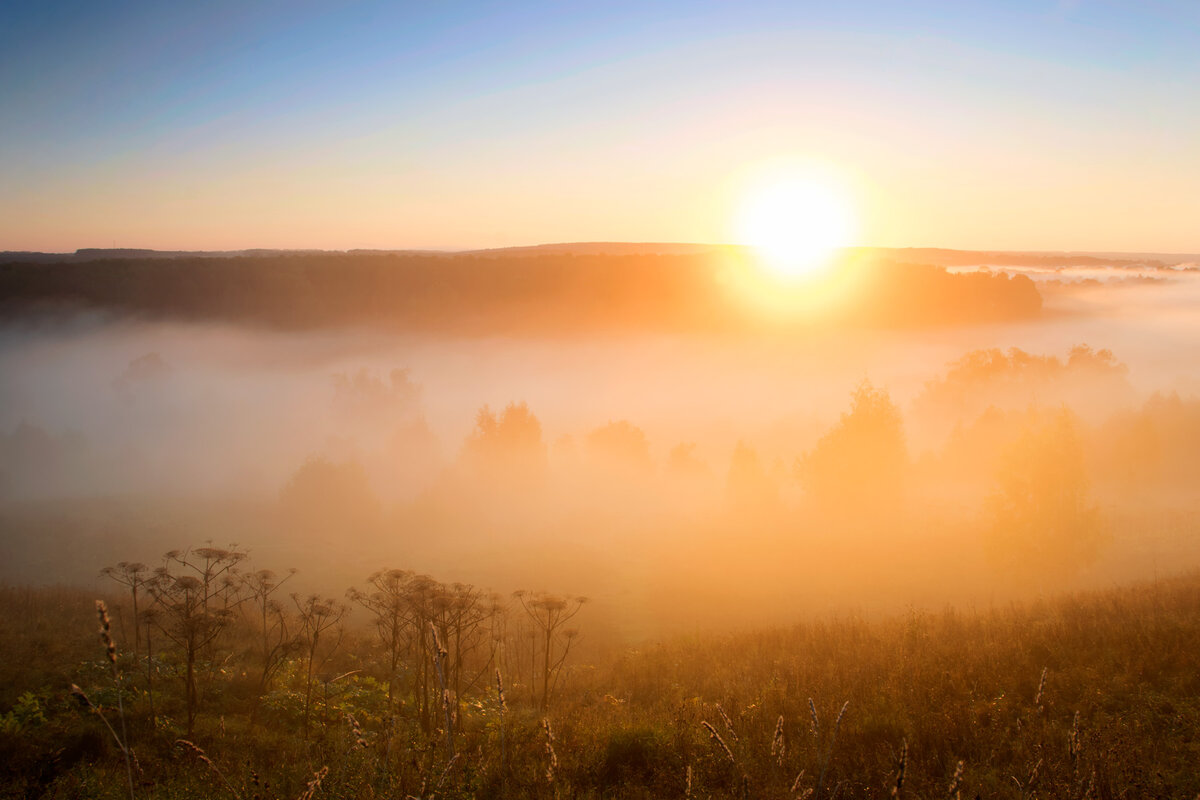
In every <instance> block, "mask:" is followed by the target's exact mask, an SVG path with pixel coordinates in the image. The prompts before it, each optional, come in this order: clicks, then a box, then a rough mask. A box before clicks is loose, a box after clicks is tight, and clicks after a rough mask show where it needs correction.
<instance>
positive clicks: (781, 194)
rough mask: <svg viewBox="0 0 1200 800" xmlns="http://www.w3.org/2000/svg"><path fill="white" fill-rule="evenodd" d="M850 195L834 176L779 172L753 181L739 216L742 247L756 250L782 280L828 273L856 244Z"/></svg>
mask: <svg viewBox="0 0 1200 800" xmlns="http://www.w3.org/2000/svg"><path fill="white" fill-rule="evenodd" d="M855 229H856V220H855V215H854V209H853V206H852V204H851V202H850V195H849V193H848V192H847V191H846V189H845V188H844V186H842V185H841V184H840V182H838V181H837V180H836V178H834V177H833V176H831V175H822V174H819V173H815V172H813V171H805V170H773V171H771V172H769V173H766V174H764V175H763V176H762V177H760V178H759V179H758V180H756V181H754V182H752V183H751V184H750V185H749V186H748V187H747V189H746V191H745V192H744V194H743V198H742V201H741V204H740V208H739V211H738V217H737V236H738V241H739V243H740V244H743V245H747V246H750V247H753V248H755V249H756V250H757V251H758V253H759V255H760V257H761V259H762V262H763V265H764V266H765V267H766V268H767V269H768V270H770V271H771V272H772V273H774V274H775V275H776V276H778V277H781V278H785V279H789V280H795V279H799V278H805V277H811V276H814V275H816V274H818V273H820V272H822V271H824V270H825V269H826V268H827V267H828V266H829V265H830V264H831V263H832V260H833V256H834V254H835V252H836V251H837V250H838V248H841V247H846V246H847V245H849V244H851V243H852V240H853V238H854V235H855Z"/></svg>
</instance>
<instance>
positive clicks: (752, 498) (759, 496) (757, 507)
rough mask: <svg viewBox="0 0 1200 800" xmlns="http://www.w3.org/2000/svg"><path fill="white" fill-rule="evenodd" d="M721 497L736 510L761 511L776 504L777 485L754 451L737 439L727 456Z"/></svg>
mask: <svg viewBox="0 0 1200 800" xmlns="http://www.w3.org/2000/svg"><path fill="white" fill-rule="evenodd" d="M725 497H726V500H728V502H729V504H730V505H731V506H732V507H733V508H735V509H737V510H739V511H764V510H769V509H773V508H775V507H776V506H778V505H779V485H778V484H777V483H776V482H775V481H774V480H773V479H772V478H771V477H770V476H769V475H768V474H767V471H766V470H765V469H763V466H762V462H761V461H760V460H759V457H758V452H757V451H755V449H754V448H753V447H751V446H750V445H748V444H746V443H745V442H738V443H737V446H736V447H735V448H734V449H733V457H732V458H731V459H730V460H729V475H728V476H727V478H726V480H725Z"/></svg>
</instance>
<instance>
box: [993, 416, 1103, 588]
mask: <svg viewBox="0 0 1200 800" xmlns="http://www.w3.org/2000/svg"><path fill="white" fill-rule="evenodd" d="M987 508H988V512H989V516H990V525H989V529H988V547H989V551H990V553H991V554H992V556H993V558H994V559H995V560H996V561H997V562H999V563H1001V564H1003V565H1005V566H1008V567H1011V568H1015V569H1017V570H1018V571H1020V572H1023V573H1025V574H1028V575H1031V576H1045V575H1052V574H1055V573H1062V572H1071V571H1074V570H1076V569H1078V568H1079V567H1081V566H1083V565H1085V564H1088V563H1090V562H1091V561H1093V560H1094V559H1095V558H1096V556H1097V554H1098V552H1099V548H1100V545H1101V543H1102V542H1103V538H1104V535H1103V530H1102V527H1101V523H1100V517H1099V511H1098V510H1097V509H1096V507H1095V506H1093V505H1092V504H1091V503H1090V502H1089V500H1088V481H1087V476H1086V474H1085V472H1084V465H1083V449H1082V446H1081V442H1080V438H1079V433H1078V425H1077V423H1076V421H1075V418H1074V416H1073V415H1072V414H1071V413H1070V412H1069V411H1067V410H1066V409H1063V410H1062V411H1060V412H1058V413H1056V414H1054V415H1053V417H1051V418H1050V419H1048V420H1044V421H1036V420H1035V421H1034V422H1032V423H1030V425H1028V426H1027V427H1026V429H1025V430H1024V431H1023V432H1022V434H1021V435H1020V437H1018V438H1017V440H1016V441H1014V442H1013V443H1012V444H1011V446H1010V447H1009V448H1008V450H1007V451H1006V452H1005V454H1004V456H1003V457H1002V463H1001V467H1000V470H999V472H998V473H997V476H996V490H995V492H994V493H993V494H992V496H991V497H990V498H989V499H988V504H987Z"/></svg>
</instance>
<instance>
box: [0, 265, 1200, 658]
mask: <svg viewBox="0 0 1200 800" xmlns="http://www.w3.org/2000/svg"><path fill="white" fill-rule="evenodd" d="M1087 269H1089V270H1091V271H1090V272H1088V273H1087V275H1085V276H1072V275H1064V274H1063V272H1062V271H1061V270H1060V271H1058V272H1055V273H1049V272H1047V273H1046V274H1045V275H1041V276H1038V277H1036V278H1035V280H1036V281H1037V282H1038V284H1039V286H1040V289H1041V292H1042V297H1043V300H1044V313H1043V314H1041V315H1040V316H1039V317H1037V318H1036V319H1030V320H1020V321H1010V322H992V323H987V324H979V325H956V326H939V327H936V328H927V329H921V328H913V327H904V328H899V329H896V328H893V329H889V330H884V329H879V328H875V329H871V328H867V327H846V326H827V327H824V326H813V327H810V328H807V329H804V330H802V331H788V332H780V331H774V332H772V331H758V332H753V331H740V332H721V331H708V332H703V331H691V332H687V331H667V332H662V331H659V332H655V331H646V330H628V331H620V330H617V331H598V332H592V333H588V334H586V335H580V334H578V333H576V334H575V335H572V336H571V337H569V338H561V337H554V336H551V335H547V334H539V335H530V334H521V335H518V334H510V335H507V336H503V337H499V336H492V337H488V336H479V335H456V334H452V333H442V334H432V333H421V332H412V331H407V332H404V331H396V330H388V329H385V328H378V327H374V328H369V327H348V326H332V327H323V328H319V329H305V330H287V329H272V328H264V327H253V326H247V325H242V324H239V323H236V322H214V321H188V322H181V321H175V320H170V319H159V320H154V321H148V320H145V319H141V320H139V319H136V318H129V317H119V318H117V317H111V316H107V315H105V314H104V313H102V312H89V313H86V314H84V313H80V314H78V315H76V316H71V317H66V318H64V317H58V318H56V319H55V320H54V322H52V323H47V322H45V321H43V322H41V323H38V322H30V321H28V320H22V319H15V318H14V319H11V320H10V321H9V323H8V324H7V325H6V327H5V328H4V329H3V330H2V332H0V375H3V384H2V386H0V503H2V505H0V553H2V555H3V558H2V559H0V564H2V566H0V579H2V580H5V581H8V582H22V583H54V582H72V583H89V582H91V581H93V580H96V578H97V574H98V572H99V570H100V569H101V568H102V567H104V566H106V565H109V564H112V563H115V562H117V561H119V560H140V561H144V562H146V563H150V564H153V563H156V561H157V560H158V559H159V557H160V556H161V554H162V553H163V552H165V551H166V550H169V549H180V548H185V547H188V546H196V545H200V544H202V543H204V542H205V541H209V540H211V541H212V542H214V543H216V544H218V545H221V544H228V543H231V542H237V543H239V544H240V545H242V546H243V547H247V548H249V549H250V550H251V554H252V557H253V559H254V561H255V563H256V565H258V566H266V567H270V568H272V569H275V570H284V569H287V568H289V567H296V568H298V569H299V570H300V573H299V575H298V576H297V578H296V581H297V584H298V585H301V586H307V587H310V588H311V589H314V590H320V591H324V592H327V593H335V594H340V593H342V592H344V591H345V589H346V588H347V587H349V586H351V585H355V584H360V583H361V582H362V580H363V579H364V578H365V577H366V576H367V575H368V574H369V573H371V572H373V571H375V570H377V569H380V568H383V567H400V568H404V569H409V570H414V571H417V572H428V573H430V574H432V575H434V576H435V577H437V578H438V579H440V580H445V581H464V582H470V583H474V584H477V585H480V586H487V587H491V588H494V589H497V590H501V591H510V590H513V589H517V588H529V589H547V590H551V591H561V592H568V593H571V594H583V595H588V596H589V597H591V598H592V600H593V602H592V603H590V604H589V605H588V608H587V615H589V619H588V621H587V623H586V625H587V626H590V627H591V629H592V630H594V631H597V632H598V631H608V632H610V633H612V634H613V635H620V636H624V637H640V636H646V635H653V634H656V633H659V632H662V631H664V630H669V629H684V630H690V629H696V628H711V627H730V626H739V625H745V624H749V623H752V622H753V623H759V622H766V621H784V620H790V619H795V618H796V617H798V616H800V615H803V614H807V613H813V612H827V611H830V610H833V611H839V612H849V611H853V612H862V613H877V612H885V611H888V610H893V609H896V608H903V607H907V606H912V605H916V606H939V605H941V604H944V603H948V602H955V603H974V604H990V603H998V602H1005V601H1007V600H1009V599H1010V598H1013V597H1017V596H1021V595H1028V594H1046V593H1052V592H1056V591H1058V590H1064V589H1070V588H1078V587H1081V586H1095V585H1104V584H1107V583H1110V582H1112V581H1114V580H1124V579H1128V578H1134V577H1147V576H1152V575H1155V574H1158V573H1166V572H1174V571H1178V570H1181V569H1186V568H1190V567H1194V566H1196V565H1200V538H1198V534H1200V531H1198V530H1197V526H1196V519H1197V517H1196V511H1197V510H1198V509H1197V508H1196V506H1197V500H1196V498H1195V496H1194V491H1193V490H1192V487H1194V485H1195V482H1196V480H1197V478H1200V399H1197V398H1196V393H1197V390H1198V388H1200V371H1198V370H1200V344H1197V343H1198V342H1200V337H1198V336H1197V335H1196V334H1197V331H1196V330H1195V322H1194V315H1193V314H1191V313H1190V312H1186V313H1185V312H1184V311H1183V310H1182V309H1186V308H1189V307H1190V308H1194V302H1193V301H1194V299H1195V294H1196V293H1197V291H1200V280H1198V279H1197V276H1196V275H1195V274H1194V273H1191V272H1187V271H1176V272H1174V273H1172V274H1171V275H1170V276H1169V279H1165V280H1141V281H1131V280H1130V279H1129V277H1130V276H1129V272H1128V270H1121V269H1117V268H1115V267H1113V268H1109V269H1108V270H1107V271H1105V270H1104V269H1100V268H1097V267H1095V266H1089V267H1088V268H1087ZM1161 271H1162V270H1159V272H1161ZM1076 278H1078V280H1076ZM1183 298H1186V300H1187V302H1183ZM1189 304H1190V306H1189Z"/></svg>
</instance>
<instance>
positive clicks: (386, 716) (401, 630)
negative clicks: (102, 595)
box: [0, 551, 1200, 799]
mask: <svg viewBox="0 0 1200 800" xmlns="http://www.w3.org/2000/svg"><path fill="white" fill-rule="evenodd" d="M196 552H200V551H196ZM219 552H225V553H228V552H229V551H219ZM212 555H213V554H212V552H210V556H212ZM177 557H178V558H179V559H180V560H179V561H178V562H177V563H176V567H177V568H178V569H180V570H182V569H184V568H183V567H182V566H181V565H182V563H183V562H184V561H187V560H188V559H191V561H192V562H195V561H196V558H195V555H194V554H191V553H189V554H177ZM213 557H214V558H219V555H217V556H213ZM208 563H217V564H220V563H221V562H220V561H219V560H218V561H214V560H213V558H210V559H209V561H208ZM133 566H137V565H133ZM236 569H237V566H234V567H233V568H232V569H231V570H230V571H229V573H227V574H233V572H234V570H236ZM213 571H214V570H209V572H213ZM243 573H244V574H245V575H253V573H252V572H250V571H249V570H243ZM796 573H797V580H804V568H803V565H797V568H796ZM173 574H175V573H171V571H170V570H166V571H164V572H162V573H159V576H158V580H160V581H162V580H164V578H163V577H162V576H163V575H168V576H170V575H173ZM260 577H263V578H265V576H264V575H261V574H260ZM377 577H378V580H377V582H376V583H375V584H372V585H368V588H367V591H364V592H363V593H361V594H360V595H358V596H357V597H356V598H350V599H351V600H353V599H358V600H360V601H369V600H370V599H371V594H370V590H371V589H372V587H374V588H375V589H376V590H377V591H376V592H375V593H374V599H375V600H381V599H384V597H385V595H387V591H385V590H387V589H389V588H390V589H391V590H393V593H392V595H390V596H393V597H402V598H403V602H401V603H399V604H396V605H394V606H393V607H392V608H391V611H388V612H386V613H385V617H386V614H387V613H392V612H394V613H395V617H394V619H395V621H396V622H397V624H398V627H395V628H392V629H388V628H387V627H386V626H383V625H379V626H376V625H373V624H370V621H372V620H373V621H380V620H381V619H383V618H381V617H379V616H377V615H375V614H372V613H371V612H370V610H369V608H368V607H367V606H366V605H363V604H362V603H361V602H360V603H359V607H358V610H357V612H356V613H355V614H354V615H352V616H349V617H346V618H344V620H343V621H338V620H337V619H336V617H338V615H340V614H341V613H342V611H343V607H342V606H341V604H340V603H338V602H335V601H333V600H326V599H322V598H315V599H314V598H299V597H297V598H295V600H293V601H288V600H283V602H280V603H278V604H277V605H272V602H273V601H268V602H267V604H266V606H265V608H266V609H267V614H266V615H265V616H264V615H261V614H257V615H256V614H255V613H249V612H250V611H251V609H252V608H253V607H254V606H255V599H254V597H253V596H252V595H251V594H248V592H249V589H248V588H246V587H250V586H251V585H252V584H253V581H252V580H247V581H245V582H244V583H242V588H240V589H239V590H238V591H237V593H236V595H237V596H236V597H235V594H229V595H228V596H227V597H222V599H221V600H220V602H221V603H222V604H225V603H226V602H227V603H228V606H227V607H228V609H229V613H228V614H226V613H225V612H223V611H222V612H221V613H218V612H217V610H216V608H217V604H218V599H217V594H216V593H215V592H214V594H213V595H212V597H211V598H210V599H211V602H212V609H211V610H210V612H208V613H207V615H206V614H194V615H193V616H192V617H191V621H190V623H188V624H191V625H192V628H191V630H192V631H193V632H195V631H200V632H202V634H203V637H202V638H206V639H207V643H203V642H201V643H200V644H199V646H198V647H197V649H196V651H195V654H194V655H195V658H194V664H193V667H194V670H195V690H196V695H195V705H194V709H193V712H194V720H193V721H192V722H191V724H190V727H191V730H190V731H189V719H188V717H189V713H188V706H189V703H188V682H187V679H186V666H187V661H188V660H187V657H186V647H181V646H179V645H177V644H174V643H172V642H171V640H170V639H169V638H166V637H164V636H163V635H162V634H161V633H159V632H158V631H157V630H154V629H150V628H147V630H149V631H151V634H152V635H153V636H157V639H158V641H157V642H156V641H154V639H151V640H150V641H149V642H147V640H146V636H145V635H144V634H143V636H142V637H141V651H142V652H141V653H140V654H137V655H135V654H134V652H133V642H132V641H131V639H132V638H133V637H132V635H131V633H130V631H129V630H128V629H129V628H131V627H132V625H131V620H132V617H131V611H130V606H129V602H130V596H129V595H128V594H126V595H114V596H111V597H109V598H107V608H108V609H109V611H108V613H109V615H110V619H111V623H110V624H111V633H110V634H109V635H111V637H112V642H113V645H114V647H115V653H114V655H113V659H114V662H111V663H110V660H109V658H108V654H107V652H106V647H105V644H104V643H103V641H102V639H103V638H104V634H102V635H101V636H100V637H98V636H97V632H98V631H99V630H100V625H101V622H100V617H99V616H98V615H97V612H96V608H95V605H94V598H92V597H91V596H89V595H88V594H86V593H84V592H82V591H79V590H75V589H65V588H59V589H55V588H44V589H30V588H14V587H7V588H4V589H3V590H2V591H0V603H2V605H0V613H3V617H4V619H5V620H6V624H5V628H6V637H5V638H6V644H5V647H4V656H3V659H2V661H0V687H2V688H0V691H2V696H0V708H3V709H5V710H6V711H5V713H4V715H3V717H0V764H3V767H2V768H0V769H2V773H0V775H2V777H0V780H2V788H0V796H3V797H6V798H8V797H13V798H16V797H43V796H44V797H55V798H69V797H125V796H129V795H130V794H132V795H133V796H135V797H163V798H193V797H194V798H201V797H239V798H247V799H248V798H294V797H302V798H314V797H329V798H374V797H402V798H403V797H435V796H436V797H442V798H456V797H480V798H490V797H547V798H549V797H563V798H565V797H695V798H705V797H714V798H716V797H755V798H768V797H770V798H775V797H778V798H783V797H789V798H790V797H812V798H816V797H888V796H893V797H895V796H900V797H913V798H917V797H926V798H935V797H950V798H957V797H974V796H981V797H1012V798H1018V797H1020V798H1026V797H1035V796H1039V797H1071V798H1085V797H1094V798H1118V797H1128V798H1135V797H1192V796H1195V794H1196V793H1197V792H1198V791H1200V775H1198V774H1197V772H1196V769H1195V765H1196V763H1197V757H1198V756H1200V742H1198V741H1197V739H1196V734H1197V731H1200V702H1198V699H1197V698H1200V672H1198V671H1197V670H1196V655H1195V654H1196V653H1197V652H1200V613H1197V611H1198V609H1200V576H1196V575H1190V576H1186V577H1181V578H1177V579H1172V580H1164V581H1156V582H1153V583H1142V584H1138V585H1135V586H1130V587H1127V588H1113V589H1110V590H1106V591H1099V592H1094V593H1087V594H1077V595H1072V596H1066V597H1062V598H1059V599H1055V600H1048V601H1040V602H1033V603H1029V604H1023V605H1011V606H1005V607H996V608H987V609H974V610H970V611H962V610H946V611H944V612H942V613H923V612H917V611H911V612H909V613H906V614H898V615H895V616H893V617H890V618H887V619H883V620H877V621H864V620H862V619H858V618H856V617H854V616H846V615H843V616H837V617H829V618H826V619H822V620H817V621H810V622H806V623H803V624H798V625H795V626H793V627H781V628H774V629H766V630H755V631H747V632H741V633H733V634H724V635H721V634H715V633H713V634H703V635H700V634H698V635H695V636H691V637H674V638H670V639H666V640H663V641H657V642H647V643H645V644H644V645H643V646H641V647H638V648H636V649H627V648H621V647H608V648H598V647H593V648H591V649H588V648H583V647H580V648H577V649H573V650H570V651H567V652H565V653H564V648H565V647H566V646H567V645H568V644H569V643H570V642H571V641H573V640H575V639H578V640H579V641H581V642H586V638H587V631H586V630H584V631H582V632H581V633H580V634H579V635H578V636H576V635H575V632H574V631H570V632H568V635H567V636H566V637H563V636H561V635H560V634H561V633H563V632H564V631H566V628H565V627H563V626H562V625H554V624H552V625H551V626H550V628H551V632H550V633H549V634H547V633H546V630H547V629H546V628H545V627H539V620H540V621H548V620H549V621H552V620H554V619H555V617H554V615H555V614H556V613H557V614H558V615H559V617H560V618H562V619H563V620H564V622H565V618H566V617H567V616H568V615H569V614H570V613H571V612H572V610H573V609H574V608H575V607H576V606H575V601H574V599H571V598H555V597H551V596H546V595H524V596H521V597H517V598H505V599H499V598H494V597H486V596H484V595H482V594H480V593H475V592H474V590H472V589H471V587H463V586H461V585H452V586H444V585H441V584H437V583H436V582H433V581H430V580H428V579H423V578H421V577H420V576H412V575H410V574H409V573H392V574H388V573H384V574H382V575H380V576H377ZM148 580H149V581H153V580H154V578H152V577H151V578H148ZM183 580H184V583H185V584H186V583H187V580H186V578H184V579H183ZM279 580H280V579H276V578H268V579H266V585H270V584H273V583H275V582H277V581H279ZM389 580H390V581H391V582H390V583H389ZM258 585H259V587H260V588H261V587H262V586H263V585H264V583H263V582H261V581H260V583H259V584H258ZM213 586H214V587H216V586H217V583H216V582H214V583H213ZM380 587H382V588H380ZM142 588H143V598H142V603H143V610H142V611H141V613H142V614H143V615H145V614H147V611H146V608H147V607H157V609H158V610H157V611H154V610H152V611H151V612H149V613H150V614H151V615H154V614H159V615H162V614H176V613H179V611H180V609H179V608H177V607H176V608H173V609H172V608H170V607H169V605H170V603H171V602H173V601H172V600H171V597H170V595H169V594H167V593H166V592H167V587H166V586H165V585H163V584H160V585H159V586H152V585H149V584H147V585H145V586H143V587H142ZM268 594H270V595H272V596H274V594H279V596H280V597H281V598H282V596H283V590H282V589H280V591H279V592H273V591H269V592H268ZM156 595H157V597H158V599H157V600H156V601H154V602H153V603H152V602H151V601H150V600H149V598H150V597H153V596H156ZM464 597H466V598H468V600H466V601H465V600H464V599H463V598H464ZM455 598H457V599H455ZM471 600H474V601H477V602H475V603H473V604H472V602H470V601H471ZM285 604H286V605H285ZM468 606H469V607H470V608H471V609H474V610H478V612H479V613H478V614H476V615H475V616H474V617H471V619H476V621H477V624H476V625H475V626H474V627H471V626H469V625H459V626H458V628H457V629H456V627H455V621H456V620H457V621H458V622H463V621H464V620H467V621H469V620H468V617H469V616H470V615H469V614H467V613H465V612H464V609H465V608H467V607H468ZM223 607H224V606H223ZM263 607H264V606H263V605H262V604H261V603H260V604H259V605H258V608H259V609H260V610H261V609H262V608H263ZM118 608H119V609H120V610H119V611H118ZM385 611H386V610H385ZM256 617H257V619H258V624H257V625H256V621H255V620H256ZM267 617H271V618H274V619H276V620H278V621H281V622H282V624H284V625H286V626H287V628H288V633H286V634H281V632H280V631H279V630H278V629H276V628H274V627H273V626H272V623H271V622H270V621H268V622H267V623H266V628H265V630H266V632H267V633H266V636H267V637H268V639H267V640H264V639H263V638H262V637H263V631H264V628H263V623H262V620H264V619H267ZM387 618H388V619H392V618H391V617H387ZM345 620H349V622H345ZM430 621H432V622H433V625H432V626H431V629H430V630H434V629H436V630H438V631H439V633H438V634H437V638H438V642H439V645H437V646H435V645H434V643H433V634H432V633H430V634H429V636H425V631H424V630H422V628H421V623H422V622H430ZM158 623H161V626H162V627H161V630H162V631H163V632H165V633H170V634H171V635H173V636H178V635H183V636H185V637H186V635H187V630H188V629H187V627H186V625H183V624H182V623H180V620H179V618H176V619H175V620H174V622H172V621H171V619H170V618H164V617H162V616H159V617H158ZM156 624H157V623H156ZM122 627H125V628H126V634H127V635H122V633H121V629H122ZM468 628H469V630H468ZM531 634H533V636H532V637H531ZM268 640H269V641H268ZM183 641H184V644H185V645H186V638H185V639H184V640H183ZM442 642H444V643H442ZM547 642H548V643H549V647H550V652H549V653H548V654H547V653H546V651H545V650H544V647H545V645H546V643H547ZM275 645H278V648H279V649H277V650H274V651H272V650H271V648H272V647H273V646H275ZM393 645H394V649H393ZM264 648H265V649H264ZM264 653H267V654H268V655H267V658H266V660H265V661H264V655H263V654H264ZM272 653H273V655H272ZM393 653H394V655H395V662H394V663H395V668H394V669H392V668H391V666H390V664H391V663H392V662H391V661H390V658H391V656H392V654H393ZM147 654H152V656H151V657H147ZM439 655H440V659H439ZM564 655H565V657H564V658H563V659H562V661H561V663H556V662H558V660H559V658H560V657H562V656H564ZM420 659H424V660H423V661H422V660H420ZM264 664H269V665H270V667H271V668H270V670H269V671H268V673H269V674H268V675H267V677H266V679H265V681H264V680H263V678H262V672H263V668H264ZM439 670H440V674H441V678H440V680H439V679H438V678H437V676H438V675H439ZM547 677H548V678H549V691H548V692H546V691H545V690H546V684H545V680H546V679H547ZM498 681H499V685H498ZM455 682H458V689H459V692H458V693H457V694H455V693H454V691H453V684H454V683H455ZM440 685H449V686H450V687H451V688H450V690H449V691H447V692H446V693H445V694H443V692H442V690H441V688H440ZM389 689H390V691H391V694H392V696H391V698H390V699H389ZM546 695H548V696H546ZM543 703H544V706H543ZM447 727H449V728H450V732H449V733H447V730H446V728H447ZM123 742H128V746H129V757H130V758H129V761H128V764H127V760H126V758H125V755H124V752H123V750H122V743H123Z"/></svg>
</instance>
